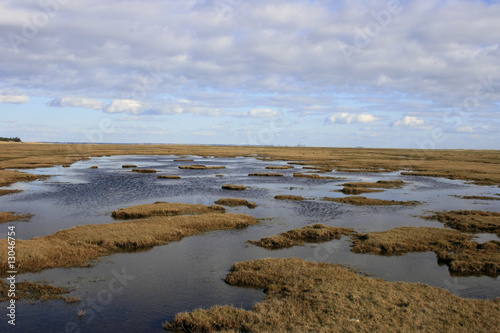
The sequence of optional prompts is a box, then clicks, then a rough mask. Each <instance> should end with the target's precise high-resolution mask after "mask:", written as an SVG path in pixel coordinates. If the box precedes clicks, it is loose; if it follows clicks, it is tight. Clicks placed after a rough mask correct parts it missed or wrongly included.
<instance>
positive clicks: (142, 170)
mask: <svg viewBox="0 0 500 333" xmlns="http://www.w3.org/2000/svg"><path fill="white" fill-rule="evenodd" d="M132 171H133V172H139V173H156V170H155V169H132Z"/></svg>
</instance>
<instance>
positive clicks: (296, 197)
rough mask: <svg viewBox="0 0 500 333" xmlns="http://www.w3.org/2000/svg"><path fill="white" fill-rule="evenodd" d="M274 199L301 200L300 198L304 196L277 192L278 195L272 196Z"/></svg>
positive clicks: (302, 198)
mask: <svg viewBox="0 0 500 333" xmlns="http://www.w3.org/2000/svg"><path fill="white" fill-rule="evenodd" d="M274 199H278V200H296V201H302V200H304V197H302V196H301V195H287V194H279V195H276V196H274Z"/></svg>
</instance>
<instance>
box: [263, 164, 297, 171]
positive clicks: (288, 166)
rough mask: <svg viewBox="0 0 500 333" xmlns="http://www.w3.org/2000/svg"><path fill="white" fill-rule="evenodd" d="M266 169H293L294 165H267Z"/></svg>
mask: <svg viewBox="0 0 500 333" xmlns="http://www.w3.org/2000/svg"><path fill="white" fill-rule="evenodd" d="M266 169H270V170H286V169H293V166H292V165H280V166H267V167H266Z"/></svg>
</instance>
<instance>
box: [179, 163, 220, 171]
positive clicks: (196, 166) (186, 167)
mask: <svg viewBox="0 0 500 333" xmlns="http://www.w3.org/2000/svg"><path fill="white" fill-rule="evenodd" d="M225 168H226V167H225V166H206V165H199V164H193V165H180V166H179V169H189V170H209V169H225Z"/></svg>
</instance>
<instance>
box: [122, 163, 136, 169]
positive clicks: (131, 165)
mask: <svg viewBox="0 0 500 333" xmlns="http://www.w3.org/2000/svg"><path fill="white" fill-rule="evenodd" d="M122 168H123V169H128V168H137V165H134V164H124V165H122Z"/></svg>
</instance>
